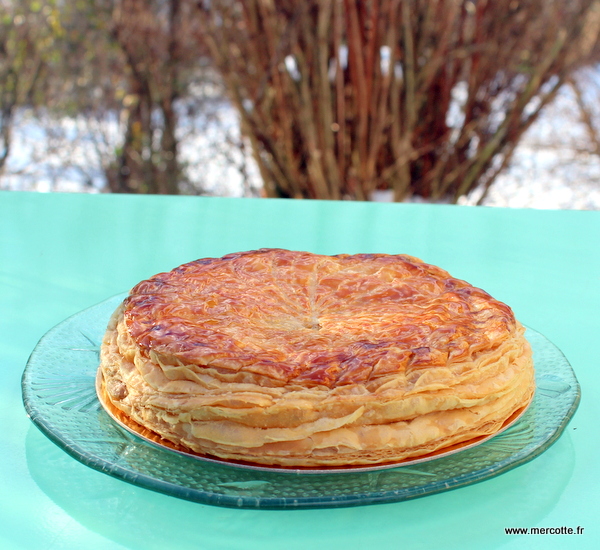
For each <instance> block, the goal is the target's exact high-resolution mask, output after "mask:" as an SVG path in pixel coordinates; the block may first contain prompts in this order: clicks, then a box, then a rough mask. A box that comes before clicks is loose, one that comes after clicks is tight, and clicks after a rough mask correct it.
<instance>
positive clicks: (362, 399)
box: [100, 249, 534, 467]
mask: <svg viewBox="0 0 600 550" xmlns="http://www.w3.org/2000/svg"><path fill="white" fill-rule="evenodd" d="M100 368H101V372H102V376H103V380H104V387H105V395H106V397H107V399H109V400H110V402H111V403H112V404H113V405H114V406H115V407H117V408H118V409H120V410H121V411H123V412H124V413H125V414H127V415H129V416H130V417H131V418H132V419H133V420H135V421H136V422H138V423H139V424H141V425H143V426H145V427H146V428H148V429H150V430H152V431H153V432H155V433H157V434H159V435H161V436H162V437H164V438H165V439H167V440H169V441H172V442H174V443H176V444H179V445H182V446H184V447H186V448H188V449H191V450H192V451H195V452H198V453H201V454H208V455H212V456H216V457H221V458H224V459H231V460H241V461H246V462H251V463H258V464H272V465H280V466H290V467H315V466H342V465H357V464H379V463H388V462H398V461H401V460H405V459H407V458H414V457H418V456H422V455H427V454H429V453H433V452H436V451H439V450H440V449H444V448H447V447H451V446H452V445H456V444H457V443H461V442H464V441H469V440H473V439H476V438H478V437H482V436H485V435H489V434H492V433H495V432H496V431H498V430H499V429H500V428H501V427H502V426H503V424H504V423H505V422H506V421H507V419H509V418H510V417H511V416H513V415H514V414H515V412H516V411H518V410H520V409H522V408H524V407H525V406H526V405H527V404H528V403H529V401H530V400H531V398H532V395H533V391H534V381H533V362H532V357H531V349H530V347H529V344H528V343H527V340H526V339H525V337H524V329H523V327H522V326H521V325H520V324H519V323H518V321H516V320H515V318H514V315H513V312H512V310H511V309H510V308H509V307H508V306H507V305H505V304H503V303H502V302H499V301H498V300H495V299H494V298H492V297H491V296H490V295H489V294H487V293H486V292H484V291H483V290H481V289H478V288H475V287H473V286H471V285H469V284H468V283H466V282H465V281H461V280H458V279H455V278H453V277H451V276H450V275H449V274H448V273H447V272H446V271H444V270H442V269H440V268H439V267H436V266H432V265H429V264H426V263H424V262H422V261H421V260H418V259H416V258H413V257H410V256H405V255H385V254H360V255H339V256H324V255H316V254H311V253H307V252H293V251H288V250H281V249H265V250H258V251H250V252H242V253H237V254H230V255H227V256H224V257H223V258H207V259H202V260H198V261H195V262H191V263H188V264H185V265H183V266H180V267H178V268H176V269H174V270H173V271H171V272H169V273H162V274H158V275H156V276H154V277H152V278H150V279H148V280H147V281H143V282H141V283H139V284H138V285H137V286H136V287H135V288H134V289H132V291H131V292H130V294H129V296H128V297H127V298H126V299H125V301H124V302H123V304H121V306H120V307H119V308H118V309H117V311H115V313H114V315H113V317H112V319H111V321H110V323H109V326H108V329H107V331H106V335H105V338H104V341H103V344H102V350H101V367H100Z"/></svg>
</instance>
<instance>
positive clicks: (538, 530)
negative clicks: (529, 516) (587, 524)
mask: <svg viewBox="0 0 600 550" xmlns="http://www.w3.org/2000/svg"><path fill="white" fill-rule="evenodd" d="M504 533H505V534H506V535H583V527H581V526H580V525H578V526H577V527H565V526H563V527H505V528H504Z"/></svg>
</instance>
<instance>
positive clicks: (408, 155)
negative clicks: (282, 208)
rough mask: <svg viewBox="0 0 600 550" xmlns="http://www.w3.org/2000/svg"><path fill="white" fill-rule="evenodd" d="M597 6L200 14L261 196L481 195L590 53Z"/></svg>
mask: <svg viewBox="0 0 600 550" xmlns="http://www.w3.org/2000/svg"><path fill="white" fill-rule="evenodd" d="M594 4H595V2H594V1H593V0H494V2H491V1H490V0H487V1H486V0H480V1H476V2H475V1H459V0H366V1H358V0H304V1H302V2H298V1H296V0H277V1H275V0H246V1H244V2H241V1H234V0H211V1H210V2H204V1H199V2H198V4H197V5H198V9H199V12H200V14H201V16H202V26H203V33H204V38H205V39H206V41H207V43H208V45H209V47H210V50H211V53H212V56H213V59H214V61H215V64H216V66H217V68H218V69H219V70H220V72H221V74H222V76H223V79H224V80H225V82H226V85H227V87H228V90H229V93H230V96H231V99H232V101H233V103H234V105H235V106H236V108H237V109H238V111H239V113H240V116H241V119H242V128H243V132H244V133H245V135H246V136H247V137H248V138H249V140H250V142H251V144H252V146H253V150H254V155H255V158H256V160H257V162H258V165H259V168H260V171H261V174H262V177H263V179H264V183H265V190H266V193H267V194H268V195H269V196H280V197H304V198H316V199H337V198H351V199H367V198H369V197H370V196H371V193H372V192H373V191H374V190H375V189H391V190H393V192H394V197H395V199H396V200H402V199H405V198H406V197H408V196H410V195H414V194H416V195H420V196H423V197H425V198H427V199H431V200H445V201H448V200H449V201H456V200H457V199H458V198H459V197H460V196H461V195H464V194H467V193H469V192H470V191H471V190H473V189H474V188H476V187H477V186H482V187H483V188H484V189H486V188H488V187H489V186H490V185H491V183H492V182H493V180H494V178H495V176H496V175H497V173H498V171H499V169H500V168H501V167H503V166H504V165H505V164H506V162H507V161H508V159H509V158H510V154H511V152H512V150H513V149H514V146H515V144H516V143H517V142H518V140H519V138H520V137H521V135H522V134H523V132H524V131H525V130H526V129H527V128H528V127H529V126H530V125H531V123H532V122H533V121H534V120H535V119H536V117H537V116H538V114H539V112H540V110H541V109H542V108H543V107H544V106H545V105H546V104H547V103H548V102H549V101H550V100H551V99H552V98H553V97H554V96H555V94H556V92H557V90H558V89H559V88H560V86H561V85H562V84H563V83H564V82H565V80H566V79H567V78H568V76H569V75H570V74H571V73H572V72H573V70H574V69H575V68H577V67H578V66H579V65H580V64H581V62H582V59H583V57H584V56H583V55H582V51H583V49H584V48H586V47H589V45H590V44H592V48H594V47H595V46H596V44H597V38H598V33H597V32H596V34H590V32H591V31H589V25H587V26H586V22H588V21H589V18H590V13H591V11H590V10H591V7H593V6H594Z"/></svg>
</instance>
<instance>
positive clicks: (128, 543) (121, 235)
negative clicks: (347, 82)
mask: <svg viewBox="0 0 600 550" xmlns="http://www.w3.org/2000/svg"><path fill="white" fill-rule="evenodd" d="M257 248H287V249H293V250H305V251H310V252H315V253H322V254H339V253H359V252H365V253H374V252H382V253H391V254H400V253H402V254H410V255H413V256H416V257H419V258H421V259H422V260H424V261H426V262H429V263H433V264H436V265H439V266H441V267H443V268H444V269H446V270H447V271H449V272H450V273H451V274H452V275H454V276H455V277H458V278H461V279H465V280H467V281H468V282H470V283H471V284H473V285H475V286H478V287H481V288H483V289H485V290H486V291H488V292H489V293H490V294H492V295H493V296H494V297H495V298H498V299H500V300H502V301H504V302H506V303H507V304H509V305H510V306H511V307H512V309H513V310H514V312H515V315H516V317H517V318H518V319H519V320H520V321H521V322H522V323H523V324H525V325H526V326H527V327H530V328H531V329H533V330H534V331H536V332H537V333H539V334H541V335H543V337H545V338H546V339H547V340H548V341H549V342H550V343H551V344H552V345H553V346H555V347H556V348H557V349H559V350H561V351H562V353H563V354H564V357H566V360H567V361H568V363H570V365H571V367H572V370H573V372H574V373H575V375H576V378H577V380H578V383H579V387H580V389H581V401H580V402H579V406H578V408H577V410H576V412H575V414H574V415H573V416H572V418H571V419H570V422H569V423H568V424H567V425H566V427H565V428H564V430H563V431H562V433H561V435H560V437H558V438H557V439H556V441H554V442H553V443H552V444H551V445H550V446H549V447H548V448H545V449H544V450H543V452H540V453H539V454H537V456H532V457H531V460H526V461H522V463H520V464H518V465H515V467H512V468H510V469H507V470H506V471H502V472H501V473H499V475H491V476H488V477H486V478H485V479H482V480H481V481H478V482H476V483H470V484H464V485H462V486H457V487H455V488H451V489H450V490H444V491H441V492H436V493H435V494H428V495H426V496H421V497H419V495H413V496H415V497H418V498H410V499H408V500H401V501H398V502H394V501H393V499H388V500H386V501H384V502H382V503H373V502H368V503H367V502H365V503H360V502H357V503H354V504H355V505H352V506H342V507H316V508H315V507H308V508H303V507H298V508H291V509H262V508H259V509H253V508H252V507H247V506H242V507H236V506H231V505H227V506H223V505H214V504H211V503H206V502H198V501H194V500H193V499H192V500H189V499H186V498H179V497H178V496H175V495H173V494H168V491H167V492H166V494H165V492H164V491H163V492H161V491H157V490H152V489H151V488H149V487H147V486H144V485H143V484H140V483H138V482H137V480H136V479H128V480H124V479H122V478H121V477H119V476H115V475H113V472H111V471H108V470H106V471H102V468H98V467H91V466H90V464H85V463H83V462H82V461H81V460H78V459H77V458H76V457H75V454H74V453H73V452H69V451H70V449H68V448H67V449H66V450H65V446H64V444H62V445H61V444H60V442H58V441H55V440H54V439H53V438H52V437H48V435H49V434H46V433H44V431H43V430H40V429H39V427H38V425H37V424H36V423H35V422H32V419H30V418H28V414H27V411H26V408H25V406H24V403H23V393H22V392H23V390H22V376H23V373H24V371H25V369H26V365H27V363H28V359H29V356H30V354H31V353H32V351H33V350H34V349H35V348H36V346H38V342H39V341H40V339H42V337H43V336H44V335H45V334H46V333H47V332H48V331H50V330H51V329H53V327H55V326H56V325H59V324H60V323H62V322H63V321H64V320H65V319H67V318H70V317H72V316H74V315H75V316H77V315H80V312H82V311H84V310H89V308H92V310H94V308H97V307H98V306H97V304H100V303H102V302H104V301H105V300H107V299H109V298H111V297H113V296H115V295H119V294H122V293H124V292H126V291H128V290H129V289H130V288H131V287H132V286H133V285H135V284H136V283H137V282H139V281H141V280H143V279H146V278H148V277H150V276H151V275H154V274H156V273H159V272H163V271H168V270H170V269H172V268H174V267H176V266H178V265H180V264H183V263H185V262H188V261H192V260H195V259H198V258H203V257H215V256H222V255H224V254H227V253H230V252H239V251H244V250H253V249H257ZM599 311H600V212H597V211H550V210H529V209H522V210H515V209H501V208H482V207H463V206H453V205H429V204H382V203H359V202H326V201H312V202H311V201H292V200H274V199H273V200H271V199H229V198H208V197H164V196H162V197H158V196H132V195H108V194H102V195H86V194H35V193H20V192H1V193H0V359H1V366H0V367H1V368H0V411H1V414H0V418H1V425H2V427H3V429H2V432H1V435H0V468H1V474H0V548H2V549H35V550H39V549H53V550H54V549H73V550H75V549H76V550H81V549H84V548H85V549H86V550H92V549H113V548H114V549H120V548H132V549H138V548H139V549H153V548H156V549H170V548H173V549H188V548H194V549H208V550H220V549H243V550H245V549H254V548H260V549H261V550H271V549H273V550H276V549H277V550H280V549H283V548H285V549H286V550H293V549H305V548H311V549H312V548H315V549H321V548H323V549H331V550H336V549H345V550H351V549H363V548H365V549H366V548H380V549H401V548H402V549H413V548H415V549H427V548H434V549H435V548H443V549H451V548H457V549H459V548H460V549H471V548H472V549H482V548H483V549H487V548H506V549H516V548H527V549H531V548H543V549H546V548H557V549H558V548H560V549H565V548H594V549H596V548H600V531H599V527H598V519H599V517H600V498H599V497H598V495H599V494H600V466H599V460H598V457H599V456H600V430H599V429H598V425H597V423H598V418H600V400H598V399H597V398H596V396H597V395H600V376H598V372H597V370H596V369H597V368H598V367H599V366H600V359H599V355H598V339H599V336H598V335H599V334H600V316H599V315H598V312H599ZM90 406H91V405H90ZM50 435H51V434H50ZM57 443H59V444H57ZM108 443H110V442H108ZM140 444H141V445H144V444H143V443H140ZM92 466H93V465H92ZM341 475H344V474H341ZM313 482H314V481H313ZM247 487H248V486H240V487H238V488H236V486H235V484H233V485H231V486H230V489H231V490H232V491H233V492H235V491H236V490H237V489H239V491H240V495H241V497H243V494H244V491H245V490H246V489H247ZM180 496H182V495H180ZM183 496H185V495H183ZM242 501H243V499H241V500H240V502H242Z"/></svg>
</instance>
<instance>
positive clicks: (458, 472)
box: [22, 295, 580, 509]
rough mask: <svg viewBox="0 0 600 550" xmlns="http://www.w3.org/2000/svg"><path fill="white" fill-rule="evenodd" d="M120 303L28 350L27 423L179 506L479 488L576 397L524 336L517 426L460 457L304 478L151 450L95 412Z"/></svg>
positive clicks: (532, 453)
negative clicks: (524, 403) (526, 381)
mask: <svg viewBox="0 0 600 550" xmlns="http://www.w3.org/2000/svg"><path fill="white" fill-rule="evenodd" d="M124 296H125V295H118V296H115V297H113V298H110V299H109V300H107V301H105V302H102V303H101V304H98V305H96V306H94V307H91V308H89V309H86V310H84V311H82V312H80V313H78V314H76V315H74V316H73V317H70V318H68V319H66V320H65V321H63V322H62V323H60V324H59V325H57V326H56V327H54V328H53V329H52V330H50V331H49V332H48V333H47V334H46V335H45V336H44V337H43V338H42V339H41V340H40V342H39V343H38V345H37V346H36V348H35V349H34V351H33V353H32V354H31V357H30V359H29V362H28V364H27V367H26V369H25V372H24V374H23V380H22V388H23V401H24V404H25V409H26V411H27V414H28V415H29V417H30V418H31V420H32V421H33V422H34V423H35V424H36V425H37V426H38V427H39V428H40V429H41V430H42V432H43V433H45V434H46V435H47V436H48V437H49V438H50V439H51V440H52V441H54V442H55V443H56V444H57V445H58V446H59V447H61V448H62V449H63V450H65V451H66V452H67V453H69V454H70V455H71V456H73V457H75V458H76V459H77V460H79V461H81V462H82V463H84V464H86V465H88V466H90V467H92V468H95V469H97V470H99V471H101V472H104V473H106V474H109V475H111V476H114V477H116V478H119V479H122V480H123V481H127V482H129V483H132V484H134V485H139V486H141V487H145V488H147V489H152V490H154V491H159V492H162V493H166V494H169V495H172V496H176V497H179V498H183V499H187V500H192V501H197V502H202V503H205V504H213V505H218V506H231V507H240V508H271V509H272V508H280V509H282V508H283V509H287V508H320V507H322V508H324V507H340V506H356V505H365V504H375V503H384V502H396V501H401V500H408V499H411V498H416V497H420V496H425V495H430V494H434V493H439V492H441V491H447V490H449V489H454V488H457V487H461V486H464V485H468V484H471V483H475V482H479V481H483V480H485V479H488V478H490V477H493V476H496V475H498V474H501V473H503V472H506V471H507V470H510V469H511V468H514V467H516V466H519V465H520V464H523V463H525V462H528V461H529V460H531V459H533V458H535V457H536V456H538V455H539V454H541V453H542V452H544V451H545V450H546V449H547V448H548V447H549V446H550V445H551V444H552V443H553V442H554V441H556V439H557V438H558V437H559V436H560V434H561V433H562V431H563V430H564V428H565V426H566V425H567V423H568V422H569V420H570V419H571V417H572V416H573V414H574V412H575V410H576V409H577V405H578V403H579V398H580V388H579V384H578V382H577V379H576V378H575V374H574V373H573V370H572V369H571V367H570V365H569V363H568V361H567V360H566V358H565V357H564V356H563V354H562V353H561V352H560V350H559V349H558V348H557V347H556V346H554V344H552V343H551V342H550V341H548V340H547V339H546V338H545V337H544V336H542V335H541V334H540V333H538V332H535V331H534V330H531V329H528V330H527V338H528V339H529V341H530V343H531V345H532V347H533V351H534V361H535V366H536V384H537V390H536V394H535V397H534V399H533V402H532V403H531V405H530V406H529V408H528V409H527V411H526V412H525V413H524V414H523V415H522V416H521V418H520V419H519V420H518V421H517V422H516V423H515V424H513V425H512V426H511V427H509V428H508V429H507V430H505V431H504V432H502V433H501V434H498V435H497V436H495V437H493V438H491V439H489V440H487V441H485V442H484V443H481V444H480V445H477V446H475V447H471V448H467V449H465V450H462V451H460V452H458V453H456V454H452V455H449V456H445V457H442V458H437V459H435V460H431V461H428V462H422V463H419V464H416V465H408V466H398V467H394V468H390V469H384V470H375V471H367V472H352V471H350V472H343V473H342V472H334V473H321V474H305V473H298V472H281V471H262V470H252V469H244V468H238V467H236V466H233V465H229V464H221V463H218V462H204V461H200V460H197V459H195V458H194V457H189V456H185V455H181V454H177V453H174V452H172V451H169V450H167V449H163V448H160V447H157V446H156V445H152V444H149V443H147V442H145V441H144V440H142V439H140V438H139V437H137V436H135V435H133V434H131V433H130V432H128V431H126V430H124V429H123V428H121V427H120V426H119V425H118V424H117V423H115V422H114V420H113V419H112V418H111V417H110V416H109V415H108V414H107V413H106V412H105V410H104V409H103V408H102V407H101V405H100V403H99V401H98V398H97V396H96V390H95V381H96V372H97V369H98V362H99V346H100V342H101V340H102V336H103V334H104V331H105V329H106V325H107V323H108V319H109V317H110V315H111V314H112V312H113V311H114V309H115V308H116V307H117V305H118V304H119V303H120V302H121V301H122V300H123V298H124Z"/></svg>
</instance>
